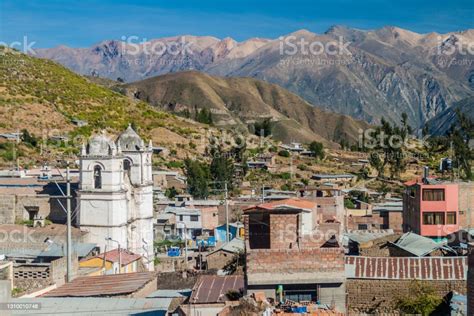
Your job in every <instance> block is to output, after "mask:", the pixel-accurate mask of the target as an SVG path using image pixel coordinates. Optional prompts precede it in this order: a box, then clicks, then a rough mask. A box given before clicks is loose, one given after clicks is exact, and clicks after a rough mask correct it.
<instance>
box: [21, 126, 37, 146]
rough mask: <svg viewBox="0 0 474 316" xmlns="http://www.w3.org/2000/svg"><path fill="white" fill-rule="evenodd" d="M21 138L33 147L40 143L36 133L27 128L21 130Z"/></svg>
mask: <svg viewBox="0 0 474 316" xmlns="http://www.w3.org/2000/svg"><path fill="white" fill-rule="evenodd" d="M21 140H22V141H23V142H24V143H26V144H28V145H30V146H32V147H36V146H37V145H38V139H37V138H36V137H35V135H33V134H30V132H28V130H27V129H23V130H22V131H21Z"/></svg>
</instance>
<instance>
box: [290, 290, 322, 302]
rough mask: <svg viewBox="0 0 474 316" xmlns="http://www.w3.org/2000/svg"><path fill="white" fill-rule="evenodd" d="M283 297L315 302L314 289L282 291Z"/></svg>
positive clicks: (297, 300) (295, 300) (296, 300)
mask: <svg viewBox="0 0 474 316" xmlns="http://www.w3.org/2000/svg"><path fill="white" fill-rule="evenodd" d="M284 294H285V299H287V300H291V301H294V302H302V301H306V302H316V291H284Z"/></svg>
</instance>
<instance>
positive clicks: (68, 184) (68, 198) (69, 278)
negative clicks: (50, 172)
mask: <svg viewBox="0 0 474 316" xmlns="http://www.w3.org/2000/svg"><path fill="white" fill-rule="evenodd" d="M66 213H67V248H66V251H67V281H68V282H71V281H72V254H71V252H72V239H71V177H70V175H69V163H68V165H67V167H66Z"/></svg>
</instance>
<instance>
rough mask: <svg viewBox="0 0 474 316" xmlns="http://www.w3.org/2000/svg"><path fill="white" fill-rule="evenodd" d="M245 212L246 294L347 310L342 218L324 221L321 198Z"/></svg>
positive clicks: (288, 201)
mask: <svg viewBox="0 0 474 316" xmlns="http://www.w3.org/2000/svg"><path fill="white" fill-rule="evenodd" d="M243 217H244V223H245V232H246V235H245V242H246V245H245V247H246V282H247V292H248V293H255V292H265V295H266V296H267V297H271V298H274V299H276V300H277V301H282V300H285V299H290V300H293V301H313V302H318V303H321V304H328V305H331V306H336V307H337V309H338V310H339V311H345V296H346V294H345V277H344V250H343V248H342V247H340V246H339V244H338V242H337V237H336V236H338V235H339V232H340V229H341V226H342V225H341V223H338V222H334V221H333V220H332V221H327V220H323V218H324V216H323V214H321V211H320V210H319V209H318V203H317V202H315V201H310V200H298V199H288V200H283V201H277V202H271V203H264V204H260V205H257V206H254V207H250V208H248V209H246V210H245V211H244V216H243Z"/></svg>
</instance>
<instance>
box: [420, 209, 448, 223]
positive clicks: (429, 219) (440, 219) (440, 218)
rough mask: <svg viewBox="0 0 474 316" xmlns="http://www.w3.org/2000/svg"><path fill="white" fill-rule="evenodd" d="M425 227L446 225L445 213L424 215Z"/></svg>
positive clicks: (427, 213) (426, 213)
mask: <svg viewBox="0 0 474 316" xmlns="http://www.w3.org/2000/svg"><path fill="white" fill-rule="evenodd" d="M423 225H444V212H425V213H423Z"/></svg>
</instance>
